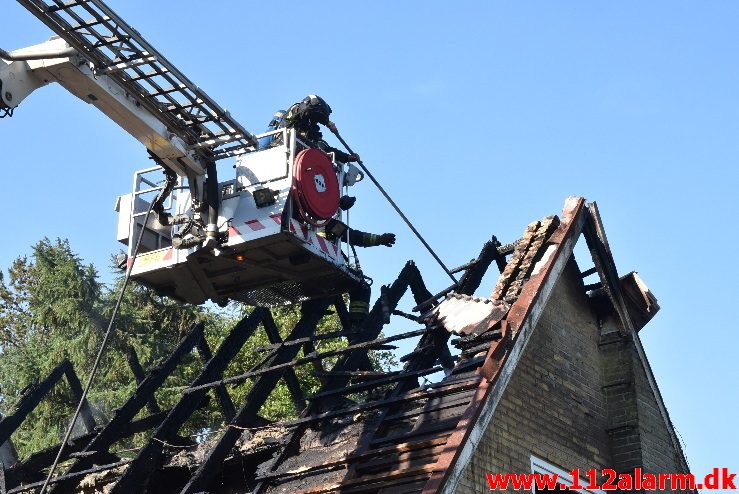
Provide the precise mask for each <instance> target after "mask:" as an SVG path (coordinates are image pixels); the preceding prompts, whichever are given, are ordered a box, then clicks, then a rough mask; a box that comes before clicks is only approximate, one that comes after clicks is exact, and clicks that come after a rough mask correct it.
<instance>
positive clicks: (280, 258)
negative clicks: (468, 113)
mask: <svg viewBox="0 0 739 494" xmlns="http://www.w3.org/2000/svg"><path fill="white" fill-rule="evenodd" d="M270 134H272V135H274V134H282V139H281V142H282V144H280V145H277V146H274V147H271V148H268V149H264V150H261V151H255V152H251V153H247V154H244V155H242V156H239V157H238V158H237V161H236V165H235V166H234V169H235V176H232V177H233V178H231V177H228V178H230V180H226V181H221V182H219V191H220V196H221V197H220V207H219V218H218V222H217V225H218V226H219V235H221V236H222V242H221V244H220V245H219V246H218V247H217V248H215V249H213V248H206V247H202V244H198V245H195V246H193V247H190V248H175V247H173V245H172V244H173V242H172V239H173V236H178V235H179V236H182V235H183V234H185V233H187V232H185V229H186V228H187V225H186V224H182V223H181V224H179V225H176V226H173V227H172V226H164V225H162V224H160V223H159V221H158V220H157V218H156V215H151V216H150V218H149V220H148V223H147V225H146V228H145V230H144V235H143V237H142V242H141V246H140V248H139V253H138V255H137V256H136V261H135V263H133V268H132V272H131V276H132V278H133V279H135V280H137V281H139V282H141V283H143V284H145V285H147V286H150V287H151V288H153V289H155V290H156V291H157V292H158V293H160V294H161V295H166V296H169V297H173V298H176V299H179V300H182V301H186V302H190V303H193V304H200V303H203V302H205V301H206V300H208V299H210V300H212V301H214V302H217V303H224V302H225V301H227V300H229V299H232V300H238V301H241V302H244V303H246V304H249V305H261V306H275V305H284V304H291V303H295V302H299V301H302V300H306V299H310V298H318V297H326V296H331V295H335V294H340V293H344V292H346V291H348V290H350V289H351V288H352V287H355V286H356V285H357V284H358V283H359V282H360V281H361V278H362V277H361V275H360V274H359V273H358V272H357V271H356V270H355V269H354V268H353V267H352V266H351V262H352V260H353V258H352V256H351V255H350V253H349V251H348V249H347V248H346V245H345V244H344V243H343V242H342V240H341V237H340V236H339V237H336V236H332V235H330V234H327V233H326V231H325V227H324V226H323V224H324V223H325V221H311V218H310V217H309V218H308V220H305V219H303V216H301V214H298V210H299V209H302V208H303V207H304V206H305V204H306V201H305V200H302V201H301V200H298V199H296V197H298V196H300V197H307V198H308V201H307V203H308V206H309V207H310V204H311V203H312V204H313V207H314V208H316V209H319V210H322V214H324V217H325V216H326V212H327V211H330V213H329V214H328V216H329V217H333V218H334V219H336V220H339V221H341V222H342V224H345V223H346V218H342V212H341V210H340V209H338V199H339V195H340V194H341V193H342V192H343V191H345V189H346V187H348V186H349V185H351V184H353V183H354V182H355V181H356V180H357V175H356V174H355V172H354V171H353V167H348V168H347V167H346V166H345V165H342V164H340V163H337V162H335V161H334V160H333V158H332V157H331V156H330V155H327V154H325V153H323V152H322V151H319V150H315V149H309V150H308V151H305V150H304V151H302V152H296V146H297V149H301V148H303V147H306V146H304V145H302V143H301V142H300V141H299V140H296V138H295V135H294V133H293V132H292V131H290V130H285V129H283V130H278V131H274V132H271V133H267V134H263V135H260V136H257V137H260V138H261V137H264V136H269V135H270ZM301 153H302V154H301ZM161 170H162V169H161V168H160V167H154V168H149V169H146V170H141V171H139V172H136V174H135V175H134V187H133V192H132V193H131V194H127V195H125V196H121V197H119V199H118V204H117V206H116V210H117V211H118V212H119V224H118V240H119V241H121V242H123V243H124V244H126V245H128V257H127V262H128V264H129V265H130V264H131V262H132V255H133V252H132V250H133V246H134V244H135V243H136V239H137V238H138V235H139V232H140V230H141V228H142V225H143V223H144V218H145V217H146V212H147V210H148V209H149V205H150V203H151V201H152V200H153V198H154V196H156V194H157V193H158V192H159V191H160V190H161V189H162V187H161V185H160V184H158V183H157V182H156V180H161ZM296 171H297V173H296ZM296 177H297V178H296ZM222 178H223V177H221V179H222ZM191 185H192V184H185V183H184V180H183V179H181V178H180V179H179V181H178V185H177V186H176V187H175V189H174V191H173V193H172V195H171V197H170V198H169V199H168V201H167V204H165V207H166V209H167V211H169V212H171V214H172V215H173V217H175V218H177V217H179V218H183V217H185V218H186V217H190V218H192V217H193V216H197V214H198V212H197V211H194V210H193V204H192V200H191V194H190V191H191ZM197 186H200V187H202V186H203V184H197ZM316 206H317V207H316ZM226 237H227V240H226ZM175 243H176V242H175Z"/></svg>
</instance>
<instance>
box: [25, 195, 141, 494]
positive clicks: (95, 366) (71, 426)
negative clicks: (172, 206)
mask: <svg viewBox="0 0 739 494" xmlns="http://www.w3.org/2000/svg"><path fill="white" fill-rule="evenodd" d="M154 202H155V201H152V202H151V204H149V210H148V211H147V212H146V217H145V218H144V224H143V225H142V226H141V231H139V236H138V238H137V239H136V245H135V246H134V249H133V252H132V253H131V256H132V258H131V264H130V265H129V266H128V270H127V271H126V276H125V278H124V279H123V286H122V287H121V291H120V292H119V293H118V299H117V300H116V302H115V306H114V307H113V314H111V316H110V322H109V323H108V329H107V331H106V332H105V336H104V337H103V342H102V343H101V344H100V350H98V354H97V357H96V358H95V363H94V364H93V365H92V369H91V370H90V377H89V378H88V379H87V385H86V386H85V390H84V391H83V392H82V396H81V397H80V401H79V403H78V404H77V409H76V410H75V412H74V416H73V417H72V422H71V423H70V424H69V427H68V428H67V432H66V433H65V434H64V440H63V441H62V443H61V444H60V445H59V451H58V452H57V454H56V458H55V459H54V463H52V465H51V468H50V469H49V473H48V475H47V476H46V480H45V481H44V485H43V486H41V491H40V492H39V494H44V492H46V488H47V487H48V485H49V482H50V481H51V479H52V477H53V476H54V471H55V470H56V467H57V465H58V464H59V460H60V459H61V457H62V453H63V452H64V447H65V446H66V445H67V441H69V437H70V436H71V435H72V430H73V429H74V424H75V422H77V418H78V417H79V415H80V411H81V410H82V405H83V404H84V402H85V400H86V399H87V394H88V392H89V391H90V388H92V383H93V381H94V379H95V373H96V372H97V370H98V367H99V366H100V361H101V360H102V358H103V354H104V353H105V349H106V347H107V346H108V341H109V340H110V336H111V335H112V334H113V329H114V326H113V324H114V323H115V319H116V317H117V316H118V309H119V308H120V306H121V302H123V295H124V294H125V293H126V287H127V286H128V282H129V280H130V279H131V271H133V265H134V263H135V262H136V254H137V253H138V251H139V246H140V245H141V239H142V238H143V237H144V230H146V225H147V223H148V222H149V216H150V215H151V211H152V208H153V206H154Z"/></svg>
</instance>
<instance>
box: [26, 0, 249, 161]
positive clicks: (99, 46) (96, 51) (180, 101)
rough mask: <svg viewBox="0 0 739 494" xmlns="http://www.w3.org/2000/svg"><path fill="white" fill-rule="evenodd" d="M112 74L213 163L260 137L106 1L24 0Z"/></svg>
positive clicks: (242, 150)
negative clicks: (158, 49) (235, 118)
mask: <svg viewBox="0 0 739 494" xmlns="http://www.w3.org/2000/svg"><path fill="white" fill-rule="evenodd" d="M18 2H19V3H20V4H21V5H23V6H24V7H25V8H27V9H28V10H29V11H30V12H31V13H33V14H34V15H35V16H36V17H38V18H39V19H40V20H41V21H42V22H43V23H44V24H46V25H47V26H49V27H50V28H51V30H52V31H54V32H55V33H56V34H57V35H59V36H60V37H61V38H62V39H64V40H65V41H66V42H67V43H69V45H70V46H72V47H73V48H75V49H76V50H77V51H78V52H80V54H81V55H83V56H84V57H86V58H87V59H88V60H89V61H90V62H91V63H92V65H93V68H94V71H95V73H96V74H103V75H107V76H109V77H111V78H112V79H114V80H115V82H117V83H118V84H119V85H120V86H121V87H123V88H124V89H125V90H126V91H127V92H128V93H129V94H130V95H131V96H132V97H133V98H134V99H135V100H136V101H137V102H138V103H140V104H141V106H143V107H144V108H146V109H147V110H149V111H150V112H151V114H152V115H154V116H155V117H156V118H157V119H158V120H159V121H160V122H162V123H163V124H164V125H165V126H166V127H167V128H168V129H169V130H170V131H171V132H172V133H173V134H174V135H176V136H177V137H179V138H180V139H182V140H183V141H184V142H185V143H186V144H187V145H188V146H189V147H190V149H192V150H193V151H194V152H196V153H197V154H198V155H199V156H201V157H202V158H203V159H204V162H212V161H216V160H220V159H223V158H228V157H231V156H237V155H240V154H244V153H246V152H248V150H249V148H250V147H253V146H255V145H256V140H255V139H254V137H253V136H252V135H251V134H250V133H249V132H247V131H246V130H245V129H244V128H243V127H242V126H241V124H239V123H238V122H236V120H234V119H233V118H232V117H231V115H230V114H229V112H227V111H225V110H224V109H223V108H221V107H220V106H219V105H218V104H217V103H216V102H215V101H214V100H213V99H211V98H210V97H209V96H208V95H207V94H206V93H205V92H204V91H202V90H201V89H200V88H199V87H198V86H196V85H195V84H193V83H192V82H191V81H190V80H189V79H188V78H187V77H185V76H184V75H183V74H182V73H181V72H180V71H179V70H177V68H176V67H175V66H174V65H172V64H171V63H170V62H169V61H168V60H167V59H166V58H164V56H162V55H161V54H160V53H159V52H157V51H156V50H155V49H154V48H153V47H152V46H151V45H150V44H149V43H148V42H147V41H146V40H145V39H144V38H143V37H142V36H141V35H140V34H139V33H138V31H136V30H135V29H134V28H132V27H131V26H129V25H128V24H127V23H126V22H125V21H123V19H121V18H120V17H119V16H118V15H117V14H116V13H115V12H113V11H112V10H111V9H110V8H109V7H108V6H107V5H105V3H103V2H102V1H101V0H71V1H62V0H18Z"/></svg>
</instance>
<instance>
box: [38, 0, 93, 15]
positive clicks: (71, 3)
mask: <svg viewBox="0 0 739 494" xmlns="http://www.w3.org/2000/svg"><path fill="white" fill-rule="evenodd" d="M82 3H84V2H80V1H79V0H70V1H69V2H64V3H63V4H62V5H49V6H48V7H47V8H46V11H47V12H59V11H60V10H67V9H70V8H72V7H76V6H78V5H82Z"/></svg>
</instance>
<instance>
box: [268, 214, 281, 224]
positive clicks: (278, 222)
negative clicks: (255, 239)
mask: <svg viewBox="0 0 739 494" xmlns="http://www.w3.org/2000/svg"><path fill="white" fill-rule="evenodd" d="M270 218H272V219H273V220H275V223H277V224H278V225H281V224H282V215H281V214H273V215H272V216H270Z"/></svg>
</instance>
